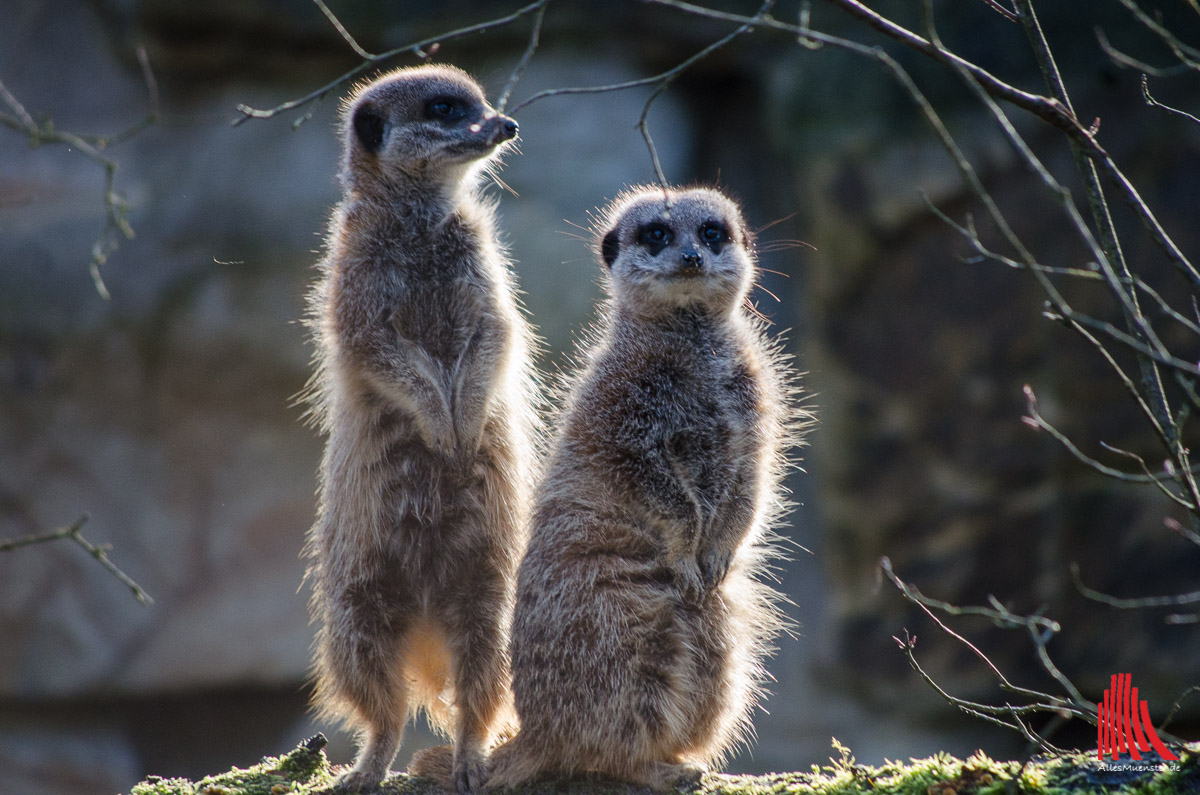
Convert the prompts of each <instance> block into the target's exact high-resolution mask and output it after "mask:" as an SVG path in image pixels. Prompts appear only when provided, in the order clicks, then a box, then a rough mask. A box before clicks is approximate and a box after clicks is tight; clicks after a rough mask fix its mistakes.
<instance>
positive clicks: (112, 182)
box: [0, 46, 159, 301]
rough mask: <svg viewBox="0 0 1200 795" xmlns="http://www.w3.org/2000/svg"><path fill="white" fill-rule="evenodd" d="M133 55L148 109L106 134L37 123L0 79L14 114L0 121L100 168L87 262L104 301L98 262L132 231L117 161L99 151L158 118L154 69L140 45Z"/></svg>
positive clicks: (1, 93) (49, 122)
mask: <svg viewBox="0 0 1200 795" xmlns="http://www.w3.org/2000/svg"><path fill="white" fill-rule="evenodd" d="M137 58H138V63H139V65H140V66H141V69H142V77H143V79H144V80H145V82H146V92H147V95H148V100H149V109H148V110H147V112H146V115H145V116H143V117H142V118H141V119H139V120H138V121H136V122H134V123H133V124H132V125H130V126H129V127H127V128H126V129H124V130H122V131H120V132H117V133H116V134H114V135H110V136H88V135H80V134H78V133H72V132H69V131H66V130H59V129H57V128H55V127H54V124H53V121H52V120H50V119H47V120H46V121H44V122H43V123H41V124H39V123H38V122H37V121H36V120H34V118H33V116H32V115H31V114H30V113H29V111H27V110H26V109H25V106H24V105H22V104H21V102H20V101H19V100H18V99H17V98H16V97H15V96H14V95H13V93H12V92H11V91H9V89H8V87H7V86H5V85H4V82H3V81H0V99H3V100H4V104H6V105H8V107H9V109H11V110H12V112H13V114H14V115H12V116H10V115H8V114H6V113H0V124H2V125H4V126H6V127H9V128H11V129H13V130H16V131H17V132H20V133H22V134H24V135H25V136H26V137H28V138H29V144H30V146H41V145H43V144H63V145H65V146H66V147H67V148H68V149H69V150H71V151H78V152H79V153H80V154H82V155H83V156H84V157H87V158H88V159H89V160H91V161H92V162H93V163H96V164H97V165H99V166H100V167H101V168H103V169H104V194H103V205H104V229H103V230H101V232H100V236H99V237H98V238H97V239H96V241H95V242H94V243H93V244H92V255H91V258H90V260H89V263H88V271H89V273H90V274H91V277H92V282H93V284H94V285H95V287H96V292H97V293H98V294H99V295H100V297H101V298H103V299H104V300H106V301H107V300H109V299H110V298H111V296H110V294H109V292H108V287H107V286H106V285H105V283H104V278H103V276H102V275H101V274H100V266H101V265H104V264H105V263H106V262H107V261H108V257H109V255H110V254H112V252H113V251H115V250H116V249H117V245H118V239H119V236H122V237H124V238H125V239H126V240H132V239H133V238H134V231H133V227H132V226H130V224H129V203H128V202H126V201H125V199H124V198H122V197H121V196H120V195H119V194H118V193H117V192H116V187H115V186H116V177H117V167H118V163H117V161H116V160H114V159H112V158H110V157H106V156H105V155H103V154H101V150H104V149H107V148H109V147H111V146H115V145H117V144H119V143H123V142H124V141H127V140H129V139H130V138H132V137H133V136H135V135H137V134H138V133H140V132H141V131H142V130H144V129H146V128H147V127H150V126H151V125H154V124H157V123H158V121H159V111H158V82H157V81H156V80H155V79H154V72H153V71H152V70H151V68H150V61H149V58H148V57H147V56H146V49H145V48H144V47H141V46H139V47H138V49H137Z"/></svg>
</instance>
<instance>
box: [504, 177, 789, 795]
mask: <svg viewBox="0 0 1200 795" xmlns="http://www.w3.org/2000/svg"><path fill="white" fill-rule="evenodd" d="M666 196H667V194H664V191H663V190H662V189H661V188H641V189H637V190H634V191H632V192H630V193H628V194H627V195H625V196H623V197H622V198H620V199H619V200H618V201H617V202H616V203H615V204H614V205H613V206H612V207H611V208H609V209H608V210H607V212H606V213H605V214H604V218H603V221H602V222H601V232H602V235H601V236H600V244H599V252H598V253H599V254H600V257H601V259H602V260H603V262H604V264H605V265H606V266H607V268H608V277H607V278H606V282H607V284H606V286H607V289H608V291H609V292H610V294H611V298H610V300H609V301H608V303H607V305H606V306H605V307H604V308H603V310H602V319H601V322H600V324H599V328H598V329H597V330H596V332H595V333H594V335H593V339H592V343H591V345H590V346H589V347H588V349H587V350H586V352H585V355H584V357H583V371H582V372H581V374H579V375H578V376H577V378H576V379H575V381H574V382H573V383H572V384H571V385H570V387H569V390H568V397H567V400H566V406H565V409H564V411H563V413H562V415H561V417H560V419H559V422H558V425H557V428H556V431H555V436H554V440H553V442H552V445H551V449H550V454H549V458H548V461H547V462H546V465H545V472H544V475H543V480H542V481H541V485H540V486H539V487H538V489H537V490H536V493H535V500H534V502H535V506H534V518H533V524H532V536H531V539H530V544H529V549H528V551H527V553H526V556H525V558H524V561H523V562H522V564H521V567H520V570H519V576H518V585H517V603H516V612H515V616H514V620H513V638H512V666H513V690H514V695H515V700H516V708H517V712H518V714H519V716H520V723H521V729H520V733H519V734H517V735H516V736H515V737H514V738H512V739H511V740H509V741H508V742H507V743H505V744H504V745H501V746H500V747H499V748H497V749H496V750H495V752H494V753H493V755H492V760H491V767H490V770H489V780H488V783H489V786H491V785H495V786H514V785H517V784H519V783H522V782H526V781H529V780H531V779H534V778H536V777H538V776H541V775H543V774H550V775H569V774H572V773H576V772H581V771H586V770H591V771H599V772H602V773H605V774H608V775H611V776H615V777H618V778H622V779H626V780H630V781H633V782H636V783H639V784H642V785H648V786H650V787H652V788H655V789H660V790H661V789H666V788H669V787H670V786H671V785H673V784H674V783H675V782H676V781H678V780H680V779H686V778H692V777H695V776H698V775H699V774H700V772H702V771H703V770H704V769H705V767H706V766H707V765H710V764H713V763H716V762H719V761H720V760H721V759H722V758H723V757H724V756H725V755H726V754H727V753H728V752H729V750H730V749H731V748H732V747H733V745H735V744H736V743H737V742H738V741H739V740H740V739H743V738H745V737H747V735H748V734H749V733H750V731H751V726H750V712H751V709H752V707H753V705H754V704H756V703H757V701H758V698H759V697H760V694H761V683H762V682H763V679H764V677H765V671H764V668H763V661H764V656H765V655H766V654H767V652H768V650H769V647H770V643H771V639H772V638H773V636H774V635H775V634H776V633H777V632H778V631H779V630H780V629H781V627H782V625H783V616H782V615H781V613H780V612H779V610H778V609H777V607H776V597H777V594H775V593H774V592H773V591H772V590H771V589H770V588H769V587H767V586H766V585H764V584H763V583H762V582H760V581H759V579H758V578H757V576H756V575H761V574H762V573H763V572H762V567H763V564H764V557H765V556H766V553H767V551H768V544H766V543H765V541H764V534H766V533H767V532H768V531H769V528H770V526H771V524H772V523H773V522H774V521H776V520H777V519H778V518H779V516H780V515H781V512H782V507H781V506H782V505H783V502H782V500H781V498H780V479H781V477H782V474H783V472H784V470H785V468H786V463H785V454H786V449H787V448H788V447H789V445H790V444H791V443H792V442H793V441H795V440H796V438H795V437H796V433H797V430H798V426H799V423H798V420H800V419H801V418H802V416H803V414H802V412H800V411H799V410H798V409H797V408H795V406H794V405H793V403H792V397H793V395H792V393H793V388H792V386H791V383H792V379H791V376H790V375H789V374H788V371H787V367H786V362H785V361H784V358H783V356H782V355H781V354H780V352H779V350H778V348H777V346H776V345H775V344H774V343H771V342H769V341H768V340H767V338H766V337H765V334H764V330H763V324H762V323H761V322H760V321H759V320H757V319H756V318H755V317H754V315H753V313H752V312H751V311H750V309H749V307H748V305H747V294H748V291H749V289H750V286H751V284H752V282H753V280H754V278H755V268H756V266H755V259H754V252H753V248H754V243H753V238H752V236H751V234H750V232H749V231H748V230H747V228H746V224H745V222H744V221H743V219H742V214H741V212H740V210H739V208H738V207H737V205H735V204H734V203H733V202H732V201H731V200H729V199H728V198H726V197H725V196H724V195H722V194H721V193H719V192H717V191H715V190H709V189H693V190H673V191H670V193H669V205H668V203H667V201H665V199H666Z"/></svg>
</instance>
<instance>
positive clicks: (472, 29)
mask: <svg viewBox="0 0 1200 795" xmlns="http://www.w3.org/2000/svg"><path fill="white" fill-rule="evenodd" d="M547 2H548V0H537V2H534V3H529V4H528V5H525V6H522V7H521V8H519V9H517V10H516V11H514V12H513V13H511V14H508V15H506V16H502V17H498V18H496V19H491V20H488V21H487V22H480V23H479V24H476V25H468V26H466V27H463V28H458V29H457V30H452V31H449V32H447V33H443V34H441V35H439V36H431V37H429V38H426V39H421V40H420V41H416V42H413V43H411V44H406V45H404V46H403V47H397V48H395V49H392V50H388V51H387V52H383V53H379V54H378V55H372V56H370V57H368V58H365V59H364V60H363V62H362V63H360V64H359V65H358V66H356V67H354V68H353V69H351V70H349V71H347V72H345V73H343V74H341V75H340V76H338V77H336V78H334V79H333V80H331V81H330V82H328V83H326V84H325V85H323V86H321V87H320V88H318V89H315V90H313V91H310V92H309V93H307V94H305V95H304V96H302V97H300V98H299V99H293V100H291V101H289V102H283V103H281V104H279V105H276V106H275V107H273V108H268V109H265V110H264V109H259V108H252V107H250V106H249V105H238V106H237V111H238V113H240V114H241V115H240V116H238V117H237V118H235V119H234V120H233V121H232V122H231V123H232V124H233V126H235V127H236V126H237V125H239V124H242V123H243V122H245V121H247V120H248V119H270V118H272V117H274V116H277V115H279V114H280V113H286V112H287V111H291V110H297V109H299V108H303V107H305V106H306V105H310V104H312V103H314V102H317V101H319V100H322V99H324V98H325V97H326V96H328V95H329V93H330V92H331V91H334V90H335V89H337V88H339V87H340V86H342V85H344V84H345V83H348V82H349V81H351V80H353V79H354V78H356V77H358V76H359V75H362V74H364V73H365V72H367V71H369V70H370V69H372V68H373V67H374V66H376V65H377V64H380V63H383V62H384V61H387V60H390V59H392V58H395V57H396V56H397V55H401V54H403V53H411V54H413V55H416V56H417V57H418V58H424V57H426V56H427V53H426V48H430V47H433V46H434V45H438V44H440V43H441V42H443V41H450V40H451V39H457V38H461V37H463V36H468V35H470V34H472V33H482V32H484V31H488V30H492V29H494V28H499V27H503V26H505V25H508V24H510V23H512V22H515V21H516V20H518V19H520V18H521V17H523V16H526V15H528V14H531V13H533V12H535V11H537V10H539V9H541V8H543V7H544V6H545V5H546V3H547ZM307 118H308V116H302V117H300V119H297V122H296V124H297V125H298V124H300V123H303V121H305V120H306V119H307Z"/></svg>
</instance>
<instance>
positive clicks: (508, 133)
mask: <svg viewBox="0 0 1200 795" xmlns="http://www.w3.org/2000/svg"><path fill="white" fill-rule="evenodd" d="M500 129H502V130H503V131H504V135H505V137H506V138H516V137H517V131H518V130H520V129H521V128H520V127H518V126H517V122H516V119H505V120H504V124H503V125H501V127H500Z"/></svg>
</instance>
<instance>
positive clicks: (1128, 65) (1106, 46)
mask: <svg viewBox="0 0 1200 795" xmlns="http://www.w3.org/2000/svg"><path fill="white" fill-rule="evenodd" d="M1096 41H1097V42H1098V43H1099V44H1100V49H1101V50H1103V51H1104V54H1105V55H1107V56H1108V57H1109V59H1110V60H1112V62H1113V63H1115V64H1116V65H1117V66H1120V67H1122V68H1125V69H1136V70H1137V71H1139V72H1143V73H1145V74H1151V75H1154V76H1155V77H1174V76H1176V75H1180V74H1183V73H1184V72H1187V71H1188V68H1187V66H1185V65H1183V64H1177V65H1175V66H1167V67H1157V66H1151V65H1150V64H1148V63H1146V62H1144V61H1139V60H1137V59H1136V58H1132V57H1130V56H1128V55H1126V54H1125V53H1123V52H1121V51H1120V50H1118V49H1117V48H1116V47H1114V46H1112V43H1111V42H1110V41H1109V40H1108V36H1107V35H1106V34H1105V32H1104V30H1103V28H1100V27H1097V28H1096Z"/></svg>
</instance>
